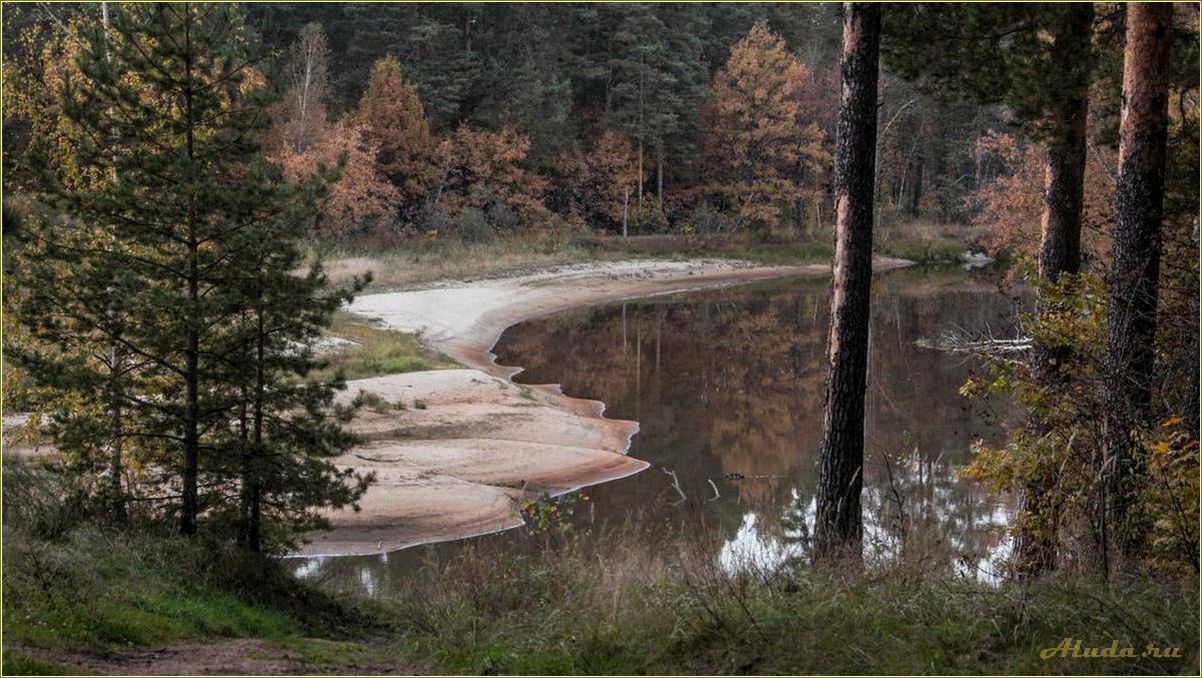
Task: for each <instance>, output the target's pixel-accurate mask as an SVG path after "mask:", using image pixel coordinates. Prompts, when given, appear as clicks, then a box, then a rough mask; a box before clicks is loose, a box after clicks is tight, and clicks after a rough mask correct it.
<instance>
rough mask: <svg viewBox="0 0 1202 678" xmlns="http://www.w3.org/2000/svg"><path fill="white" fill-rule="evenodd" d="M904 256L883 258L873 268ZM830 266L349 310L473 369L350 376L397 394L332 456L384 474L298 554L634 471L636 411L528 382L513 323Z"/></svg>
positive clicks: (469, 521)
mask: <svg viewBox="0 0 1202 678" xmlns="http://www.w3.org/2000/svg"><path fill="white" fill-rule="evenodd" d="M907 264H909V262H906V261H902V260H896V259H878V260H877V261H876V269H877V270H884V269H887V268H897V267H899V266H905V265H907ZM829 272H830V267H829V265H825V264H819V265H812V266H757V265H754V264H749V263H747V262H736V261H728V260H693V261H635V262H604V263H596V264H585V265H576V266H565V267H559V268H555V269H549V270H546V271H542V272H538V273H534V274H529V275H522V276H515V277H506V278H497V279H490V280H481V281H475V282H469V283H445V284H439V285H434V286H431V287H428V288H426V289H420V290H411V291H401V292H390V293H383V294H368V295H364V296H361V297H359V298H358V299H356V300H355V301H354V303H353V304H352V305H351V307H350V310H351V311H352V312H354V313H358V314H360V315H363V316H366V317H369V318H376V319H379V320H380V321H382V322H383V323H384V324H385V326H387V327H389V328H391V329H397V330H404V331H411V332H421V333H422V338H423V340H425V341H426V342H427V343H428V344H429V345H430V346H431V347H432V348H434V349H436V350H439V351H441V352H443V353H445V354H447V355H449V356H451V357H452V358H455V359H456V360H458V361H459V362H460V363H462V364H463V365H465V366H466V367H467V369H459V370H440V371H430V372H414V373H408V374H399V375H390V376H385V377H377V378H373V379H363V380H358V381H353V382H350V384H349V388H348V390H347V393H346V394H344V397H345V398H351V397H353V396H354V395H356V394H357V393H359V392H360V391H363V392H369V393H374V394H376V395H378V396H380V397H381V398H383V399H384V400H386V401H387V402H388V403H393V404H395V406H394V407H393V408H390V409H384V408H377V411H371V412H364V414H362V415H360V416H359V417H357V418H356V420H355V422H354V424H353V427H354V428H355V429H356V430H357V431H358V432H360V433H361V434H362V435H363V436H364V437H365V438H366V439H367V440H368V442H367V443H365V444H364V445H362V446H360V447H358V448H356V449H354V450H352V451H351V453H349V454H347V455H344V456H343V457H340V458H339V459H338V460H336V463H338V464H339V465H340V466H346V467H352V468H355V469H357V470H360V471H364V472H366V471H372V472H374V473H376V475H377V482H376V484H375V485H373V486H372V487H371V488H370V489H369V490H368V492H367V494H366V495H365V496H364V498H363V499H362V501H361V502H360V509H361V510H359V511H352V510H342V511H336V512H332V513H331V514H330V515H329V518H330V521H331V523H332V525H333V528H334V529H332V530H329V531H325V532H319V533H315V534H313V535H311V537H310V539H311V541H310V542H309V543H308V544H305V545H304V546H303V547H302V548H301V549H300V550H299V551H298V552H297V553H296V555H351V554H370V553H382V552H387V551H392V550H396V549H399V548H405V547H407V546H414V545H417V544H423V543H429V542H435V541H444V540H448V539H456V538H462V537H467V536H472V535H477V534H484V533H488V532H494V531H497V530H502V529H506V528H509V527H514V526H517V525H520V524H521V517H520V515H519V511H518V506H519V501H520V500H521V499H522V498H523V497H527V498H529V497H534V496H537V495H538V494H540V493H543V492H546V493H548V494H551V495H556V494H560V493H563V492H567V491H571V490H573V489H576V488H579V487H584V486H588V485H593V484H597V483H601V482H605V481H608V480H613V479H616V478H620V477H623V476H627V475H630V474H633V473H637V472H639V471H641V470H643V469H645V468H647V466H648V464H647V463H646V462H643V461H641V460H638V459H634V458H632V457H629V456H626V454H625V451H626V450H627V448H628V447H629V443H630V438H631V436H632V435H634V434H635V433H636V432H637V431H638V424H637V423H636V422H633V421H623V420H615V419H606V418H604V417H603V416H602V413H603V411H604V404H603V403H601V402H598V401H595V400H584V399H579V398H572V397H568V396H566V395H564V394H563V393H562V392H561V391H560V389H559V386H558V385H557V384H546V385H539V386H526V385H519V384H515V383H513V382H512V381H511V380H510V378H511V377H512V376H513V375H514V374H516V373H517V372H519V371H520V370H521V368H520V367H516V366H512V367H511V366H501V365H497V364H496V362H495V356H494V355H493V354H492V347H493V346H494V344H495V343H496V341H497V340H498V339H499V338H500V336H501V333H502V332H504V331H505V329H506V328H508V327H509V326H511V325H513V324H515V323H518V322H522V321H524V320H528V319H531V318H534V317H538V316H541V315H546V314H549V313H555V312H557V311H562V310H566V309H570V308H574V307H580V306H587V305H592V304H598V303H605V302H612V301H619V300H622V299H631V298H637V297H647V296H654V295H657V294H668V293H673V292H681V291H687V290H695V289H705V288H712V287H720V286H724V285H732V284H738V283H743V282H749V281H753V280H763V279H768V278H778V277H784V276H797V275H826V274H828V273H829Z"/></svg>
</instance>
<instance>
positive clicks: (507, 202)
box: [435, 125, 547, 218]
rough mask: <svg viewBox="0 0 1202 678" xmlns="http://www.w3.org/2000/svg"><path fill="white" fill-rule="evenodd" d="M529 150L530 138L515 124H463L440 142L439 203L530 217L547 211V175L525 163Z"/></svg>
mask: <svg viewBox="0 0 1202 678" xmlns="http://www.w3.org/2000/svg"><path fill="white" fill-rule="evenodd" d="M529 152H530V139H529V138H528V137H526V136H525V135H524V134H522V133H520V132H518V131H517V130H515V129H514V128H512V127H504V128H502V129H501V130H500V131H498V132H489V131H486V130H477V129H472V128H471V127H468V126H466V125H464V126H461V127H460V128H459V129H458V130H456V131H455V134H453V135H452V136H451V137H449V138H447V139H445V140H443V142H442V144H441V146H440V147H439V157H440V164H439V167H438V176H437V181H436V184H435V201H436V205H437V206H438V207H440V208H445V209H449V210H451V211H452V212H458V211H459V210H462V209H464V208H466V207H474V208H478V209H507V210H512V211H513V212H514V213H516V214H517V215H518V216H520V217H525V218H530V217H534V216H538V215H540V214H542V213H543V211H544V210H545V207H544V206H543V192H544V190H546V187H547V180H546V179H545V178H543V177H541V176H539V175H537V174H535V173H534V172H531V171H530V170H528V169H526V168H524V167H523V166H522V163H523V162H524V161H525V160H526V155H527V154H528V153H529Z"/></svg>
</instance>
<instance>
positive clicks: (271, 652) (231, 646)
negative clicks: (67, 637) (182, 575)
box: [5, 638, 416, 676]
mask: <svg viewBox="0 0 1202 678" xmlns="http://www.w3.org/2000/svg"><path fill="white" fill-rule="evenodd" d="M314 642H316V643H320V642H323V641H314ZM5 651H6V652H9V651H11V652H14V653H18V654H20V655H21V656H23V657H30V658H36V659H41V660H45V661H51V662H54V663H56V664H63V665H65V666H69V667H71V668H72V669H76V670H80V671H81V672H86V673H90V674H95V675H106V676H190V675H199V676H273V675H413V674H414V673H416V672H415V671H414V670H413V669H412V668H409V667H407V666H404V665H391V664H390V665H386V666H385V665H377V664H376V663H374V662H367V663H357V662H354V661H348V662H347V663H345V664H335V665H315V664H312V663H309V662H306V661H304V660H303V659H302V653H301V652H298V651H295V650H290V649H287V648H284V647H281V646H280V645H278V644H276V643H272V642H270V641H266V640H258V639H251V638H231V639H229V640H219V641H215V642H211V643H199V642H192V643H178V644H175V645H169V646H167V647H164V648H160V649H156V650H136V651H131V652H128V653H115V654H110V655H104V656H99V655H92V654H84V653H61V652H54V653H50V652H45V651H42V650H38V649H36V648H24V647H20V648H6V650H5Z"/></svg>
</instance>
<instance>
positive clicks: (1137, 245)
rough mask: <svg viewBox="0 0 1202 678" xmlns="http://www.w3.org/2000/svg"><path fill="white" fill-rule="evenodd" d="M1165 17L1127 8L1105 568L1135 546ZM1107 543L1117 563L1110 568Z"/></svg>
mask: <svg viewBox="0 0 1202 678" xmlns="http://www.w3.org/2000/svg"><path fill="white" fill-rule="evenodd" d="M1172 19H1173V6H1172V5H1171V4H1167V3H1166V4H1159V3H1133V4H1130V5H1127V44H1126V49H1125V52H1124V55H1123V99H1122V101H1123V109H1122V119H1121V123H1120V126H1119V174H1118V184H1117V188H1116V190H1115V195H1116V210H1115V214H1116V220H1115V225H1114V249H1113V264H1112V269H1111V272H1110V277H1109V280H1108V281H1107V283H1108V288H1109V297H1108V300H1107V304H1106V357H1105V361H1104V365H1103V376H1102V405H1103V417H1102V425H1103V434H1102V450H1101V452H1102V453H1101V454H1100V455H1097V456H1096V457H1095V464H1096V468H1095V471H1096V472H1097V474H1098V485H1099V487H1098V491H1097V492H1096V493H1095V500H1096V502H1097V504H1096V505H1095V511H1094V512H1093V514H1094V515H1095V516H1096V517H1097V518H1098V525H1097V526H1096V527H1097V530H1096V535H1097V538H1098V543H1099V547H1100V549H1101V555H1102V563H1103V567H1104V568H1105V569H1106V570H1107V571H1110V569H1111V566H1112V565H1115V566H1117V567H1116V568H1115V569H1116V570H1117V569H1120V568H1122V567H1123V566H1125V565H1127V564H1131V563H1133V562H1135V561H1136V560H1137V559H1138V558H1139V556H1140V555H1141V552H1142V550H1143V546H1144V539H1143V538H1142V535H1141V530H1140V529H1139V525H1138V523H1139V521H1138V520H1137V519H1136V517H1135V516H1133V515H1132V514H1131V505H1132V503H1133V500H1134V496H1135V492H1136V491H1137V489H1138V486H1139V479H1140V475H1141V474H1142V472H1143V462H1142V460H1141V458H1140V457H1141V455H1140V452H1139V450H1138V447H1137V445H1136V443H1135V441H1134V440H1133V439H1132V435H1133V433H1134V432H1135V431H1136V430H1137V428H1138V427H1139V426H1141V425H1143V424H1145V423H1146V422H1147V419H1148V415H1149V409H1150V405H1151V393H1152V381H1151V375H1152V370H1153V366H1154V362H1155V348H1154V347H1155V339H1156V303H1157V282H1158V278H1159V275H1160V248H1161V234H1160V228H1161V220H1162V218H1163V214H1164V175H1165V154H1166V148H1165V146H1166V141H1167V136H1168V86H1169V44H1170V41H1171V31H1172ZM1112 539H1113V542H1112V541H1111V540H1112ZM1112 543H1113V544H1114V546H1115V547H1116V553H1115V555H1117V556H1118V557H1119V562H1116V563H1112V562H1111V561H1110V556H1111V554H1110V546H1111V544H1112Z"/></svg>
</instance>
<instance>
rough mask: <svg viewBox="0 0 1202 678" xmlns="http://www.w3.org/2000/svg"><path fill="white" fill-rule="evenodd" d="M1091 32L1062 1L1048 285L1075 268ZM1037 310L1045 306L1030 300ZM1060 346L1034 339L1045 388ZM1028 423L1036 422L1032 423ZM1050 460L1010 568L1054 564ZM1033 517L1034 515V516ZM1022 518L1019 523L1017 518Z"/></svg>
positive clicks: (1043, 260) (1082, 16) (1046, 199)
mask: <svg viewBox="0 0 1202 678" xmlns="http://www.w3.org/2000/svg"><path fill="white" fill-rule="evenodd" d="M1092 30H1093V5H1091V4H1089V3H1080V4H1070V5H1066V7H1065V10H1064V14H1063V16H1062V18H1061V21H1060V23H1059V25H1058V26H1057V27H1056V33H1055V36H1054V37H1053V40H1054V42H1053V45H1052V59H1053V63H1054V66H1055V68H1057V69H1058V70H1059V71H1060V72H1061V75H1062V77H1060V78H1059V80H1060V81H1061V82H1062V83H1063V90H1062V91H1061V93H1060V96H1059V97H1058V99H1057V101H1056V103H1055V104H1054V105H1053V107H1052V109H1051V110H1050V111H1049V120H1050V121H1051V122H1052V124H1053V130H1052V133H1051V138H1050V139H1049V140H1048V144H1047V156H1046V164H1045V165H1044V194H1043V216H1042V220H1041V232H1042V237H1041V240H1040V246H1039V278H1040V280H1041V281H1042V282H1043V283H1045V284H1055V283H1056V282H1057V281H1058V280H1059V279H1060V276H1061V274H1065V273H1069V274H1076V273H1078V272H1079V271H1080V270H1081V211H1082V205H1083V201H1084V195H1085V135H1086V125H1087V117H1088V113H1089V80H1090V79H1089V72H1088V64H1089V63H1090V60H1089V58H1088V54H1089V49H1090V44H1089V43H1090V34H1091V32H1092ZM1037 309H1038V310H1039V311H1047V310H1051V309H1048V308H1047V307H1046V302H1045V301H1044V300H1043V299H1040V300H1039V301H1038V302H1037ZM1068 357H1069V356H1068V354H1067V353H1066V352H1065V350H1064V349H1053V348H1050V347H1046V346H1042V345H1039V344H1036V345H1035V347H1034V350H1033V351H1032V353H1031V371H1032V374H1033V376H1034V377H1035V379H1037V380H1038V381H1039V382H1040V383H1042V384H1043V385H1044V386H1045V387H1047V388H1056V387H1057V386H1058V384H1059V382H1060V379H1059V378H1058V375H1059V371H1060V367H1061V366H1062V365H1063V364H1064V362H1065V360H1066V359H1068ZM1028 426H1029V427H1031V428H1032V430H1034V431H1035V432H1039V430H1041V429H1043V428H1044V424H1043V423H1041V422H1039V421H1034V420H1032V421H1030V422H1029V423H1028ZM1055 473H1056V468H1055V466H1054V465H1053V464H1050V463H1049V464H1041V465H1040V467H1039V468H1038V469H1037V472H1036V473H1035V474H1033V476H1032V477H1030V478H1028V479H1027V480H1026V482H1025V484H1024V486H1023V488H1022V492H1021V495H1020V503H1021V504H1022V508H1021V510H1020V515H1021V516H1022V517H1023V518H1020V526H1019V531H1018V533H1017V534H1016V535H1015V542H1014V546H1015V553H1016V556H1017V557H1016V560H1017V563H1018V570H1019V572H1020V573H1021V574H1023V575H1026V576H1033V575H1037V574H1039V573H1041V572H1044V571H1047V570H1050V569H1054V568H1055V566H1056V526H1057V524H1058V517H1057V516H1056V515H1054V513H1055V510H1054V507H1052V506H1049V505H1048V499H1049V496H1050V495H1049V489H1050V486H1051V485H1052V484H1053V483H1054V482H1055ZM1037 516H1038V519H1036V517H1037ZM1023 522H1026V523H1027V524H1026V525H1023V524H1022V523H1023Z"/></svg>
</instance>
